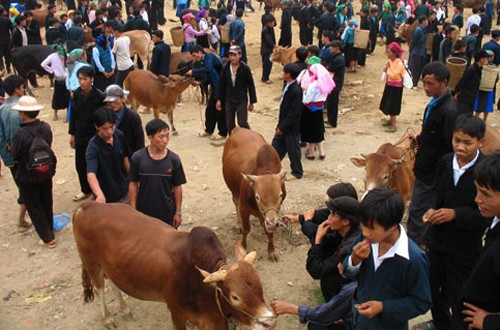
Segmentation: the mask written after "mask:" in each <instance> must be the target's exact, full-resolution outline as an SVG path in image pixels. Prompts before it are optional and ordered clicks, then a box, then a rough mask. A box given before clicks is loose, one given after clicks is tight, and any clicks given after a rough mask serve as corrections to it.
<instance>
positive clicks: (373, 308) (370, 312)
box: [354, 300, 384, 319]
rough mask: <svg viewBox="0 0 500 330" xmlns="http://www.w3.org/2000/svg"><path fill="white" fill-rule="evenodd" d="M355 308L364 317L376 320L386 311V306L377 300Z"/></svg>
mask: <svg viewBox="0 0 500 330" xmlns="http://www.w3.org/2000/svg"><path fill="white" fill-rule="evenodd" d="M354 307H356V308H357V309H358V312H359V315H362V316H364V317H367V318H369V319H371V318H374V317H375V316H377V315H378V314H380V313H382V311H383V310H384V305H383V304H382V302H381V301H375V300H371V301H367V302H364V303H362V304H361V305H359V306H358V305H354Z"/></svg>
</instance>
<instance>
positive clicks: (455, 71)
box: [446, 57, 467, 90]
mask: <svg viewBox="0 0 500 330" xmlns="http://www.w3.org/2000/svg"><path fill="white" fill-rule="evenodd" d="M446 66H447V67H448V69H449V70H450V81H449V82H448V87H449V88H450V89H452V90H453V89H455V86H456V85H457V83H458V81H459V80H460V78H462V75H463V74H464V71H465V69H466V68H467V60H465V59H463V58H460V57H448V58H447V59H446Z"/></svg>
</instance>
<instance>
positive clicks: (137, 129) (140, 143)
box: [132, 112, 144, 152]
mask: <svg viewBox="0 0 500 330" xmlns="http://www.w3.org/2000/svg"><path fill="white" fill-rule="evenodd" d="M132 114H133V125H132V130H133V135H134V140H135V146H134V150H132V152H134V151H137V150H139V149H142V148H144V130H143V129H142V120H141V116H139V114H137V113H136V112H132Z"/></svg>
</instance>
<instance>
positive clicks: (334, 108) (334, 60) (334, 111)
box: [322, 40, 345, 128]
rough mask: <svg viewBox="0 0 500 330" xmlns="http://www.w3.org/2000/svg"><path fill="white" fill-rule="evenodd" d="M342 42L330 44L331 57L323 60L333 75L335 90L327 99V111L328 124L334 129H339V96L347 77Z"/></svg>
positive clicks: (337, 41)
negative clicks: (345, 76)
mask: <svg viewBox="0 0 500 330" xmlns="http://www.w3.org/2000/svg"><path fill="white" fill-rule="evenodd" d="M341 47H342V42H341V41H340V40H334V41H332V42H331V43H330V53H331V56H327V57H325V58H323V57H322V59H324V60H326V63H325V66H326V68H327V69H328V71H329V72H331V73H332V74H333V81H335V88H334V89H333V90H332V91H331V92H330V94H328V96H327V98H326V102H325V103H326V110H327V115H328V123H329V124H330V126H332V127H334V128H335V127H337V117H338V113H339V96H340V92H341V91H342V87H343V86H344V75H345V58H344V55H342V53H341V52H340V48H341Z"/></svg>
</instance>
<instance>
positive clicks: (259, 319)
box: [215, 287, 276, 326]
mask: <svg viewBox="0 0 500 330" xmlns="http://www.w3.org/2000/svg"><path fill="white" fill-rule="evenodd" d="M220 297H222V298H223V299H224V300H225V301H226V302H227V303H228V304H229V305H231V307H232V308H234V309H236V310H237V311H238V312H240V313H241V314H243V315H245V316H246V317H248V318H249V319H250V320H252V321H253V322H254V323H257V324H261V325H263V326H265V324H264V320H267V319H274V318H276V315H275V314H274V313H273V315H271V316H261V317H255V316H252V315H250V314H248V313H247V312H245V311H244V310H242V309H241V308H238V307H236V306H233V305H232V304H231V301H229V298H227V297H226V295H225V294H224V292H222V289H221V288H219V287H217V288H215V302H216V303H217V307H218V308H219V311H220V312H221V313H222V315H224V317H225V318H226V319H227V320H229V321H230V322H232V323H234V324H236V322H235V320H234V317H233V316H232V315H231V314H226V313H224V310H223V309H222V304H221V301H220Z"/></svg>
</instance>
